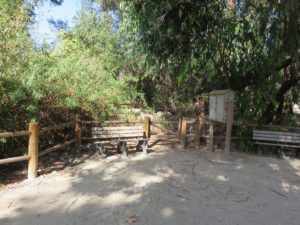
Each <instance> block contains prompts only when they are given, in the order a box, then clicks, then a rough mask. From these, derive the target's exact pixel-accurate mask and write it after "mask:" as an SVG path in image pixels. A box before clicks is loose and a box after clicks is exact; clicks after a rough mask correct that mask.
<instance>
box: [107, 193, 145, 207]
mask: <svg viewBox="0 0 300 225" xmlns="http://www.w3.org/2000/svg"><path fill="white" fill-rule="evenodd" d="M141 197H142V195H141V194H140V193H138V194H131V195H128V194H127V193H125V192H124V191H115V192H112V193H110V194H109V195H107V196H105V197H103V199H102V203H103V204H104V205H106V206H111V207H114V206H119V205H124V204H128V203H133V202H138V200H139V199H140V198H141Z"/></svg>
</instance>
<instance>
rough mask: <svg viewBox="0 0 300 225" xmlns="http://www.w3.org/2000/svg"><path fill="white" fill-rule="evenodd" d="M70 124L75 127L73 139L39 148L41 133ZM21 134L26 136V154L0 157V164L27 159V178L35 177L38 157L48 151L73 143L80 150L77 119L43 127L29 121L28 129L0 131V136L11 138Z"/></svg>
mask: <svg viewBox="0 0 300 225" xmlns="http://www.w3.org/2000/svg"><path fill="white" fill-rule="evenodd" d="M71 126H74V129H75V137H74V138H73V139H71V140H69V141H66V142H65V143H62V144H58V145H55V146H52V147H50V148H47V149H44V150H40V149H39V140H40V137H41V136H42V135H45V134H47V133H48V132H50V131H55V130H61V129H63V128H65V127H71ZM21 136H28V150H27V151H28V154H27V155H25V156H17V157H11V158H6V159H0V165H2V164H9V163H16V162H22V161H28V179H33V178H36V177H37V171H38V162H39V157H41V156H43V155H46V154H48V153H50V152H53V151H56V150H59V149H63V148H65V147H67V146H68V145H71V144H73V143H75V149H76V151H77V152H78V153H79V152H80V145H81V127H80V120H79V119H76V120H75V121H71V122H67V123H62V124H59V125H54V126H51V127H45V128H40V127H39V124H38V123H35V122H32V123H29V129H28V131H17V132H4V133H0V138H12V137H21Z"/></svg>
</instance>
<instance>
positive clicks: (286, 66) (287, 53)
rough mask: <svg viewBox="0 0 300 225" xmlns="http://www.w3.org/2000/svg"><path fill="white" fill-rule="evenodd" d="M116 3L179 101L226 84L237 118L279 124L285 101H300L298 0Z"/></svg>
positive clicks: (138, 43)
mask: <svg viewBox="0 0 300 225" xmlns="http://www.w3.org/2000/svg"><path fill="white" fill-rule="evenodd" d="M120 6H121V7H120V8H121V11H122V13H123V14H122V18H123V26H124V27H123V29H125V30H126V31H127V33H128V36H129V37H128V40H129V42H131V43H132V42H133V43H136V47H137V48H139V49H142V51H143V52H144V53H145V54H148V55H150V57H148V58H155V60H151V61H150V62H149V63H150V64H152V65H153V66H154V67H155V68H157V69H158V71H159V72H158V74H159V75H157V74H155V75H154V76H160V77H163V80H164V81H165V82H164V84H163V87H164V88H167V89H168V90H169V92H170V93H174V92H175V93H176V94H177V96H178V97H179V99H180V100H181V101H189V100H195V98H197V97H198V96H200V95H201V94H203V93H206V92H209V91H211V90H213V89H224V88H230V89H233V90H234V91H235V92H236V96H237V99H236V106H237V117H236V118H237V120H238V121H240V122H242V123H243V122H248V123H249V122H251V121H254V122H255V121H258V120H259V121H261V122H263V123H270V122H277V123H280V122H282V115H283V113H284V106H285V105H287V104H286V103H287V102H297V101H298V100H299V88H298V87H299V80H300V78H299V77H300V75H299V15H298V13H297V12H298V11H299V2H298V1H296V0H288V1H283V2H278V1H264V0H258V1H254V2H253V1H251V2H250V1H244V4H243V5H238V6H237V8H230V7H229V6H227V5H226V4H224V1H221V0H214V1H190V0H189V1H181V0H177V1H169V0H165V1H138V0H133V1H128V0H124V1H122V2H121V4H120ZM141 46H142V47H141ZM166 82H167V83H168V85H165V83H166ZM169 96H170V95H169Z"/></svg>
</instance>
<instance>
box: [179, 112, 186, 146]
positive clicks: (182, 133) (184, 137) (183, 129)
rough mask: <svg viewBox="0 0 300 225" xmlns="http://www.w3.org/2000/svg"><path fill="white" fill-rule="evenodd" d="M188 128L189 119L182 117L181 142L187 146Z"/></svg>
mask: <svg viewBox="0 0 300 225" xmlns="http://www.w3.org/2000/svg"><path fill="white" fill-rule="evenodd" d="M186 128H187V119H186V118H185V117H182V119H181V132H180V144H181V146H183V147H185V145H186V143H185V142H186Z"/></svg>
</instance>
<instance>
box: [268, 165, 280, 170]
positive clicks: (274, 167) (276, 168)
mask: <svg viewBox="0 0 300 225" xmlns="http://www.w3.org/2000/svg"><path fill="white" fill-rule="evenodd" d="M269 167H271V169H272V170H273V171H279V170H280V168H279V166H278V165H277V164H275V163H269Z"/></svg>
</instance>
